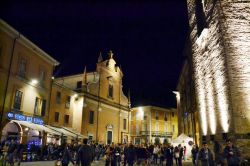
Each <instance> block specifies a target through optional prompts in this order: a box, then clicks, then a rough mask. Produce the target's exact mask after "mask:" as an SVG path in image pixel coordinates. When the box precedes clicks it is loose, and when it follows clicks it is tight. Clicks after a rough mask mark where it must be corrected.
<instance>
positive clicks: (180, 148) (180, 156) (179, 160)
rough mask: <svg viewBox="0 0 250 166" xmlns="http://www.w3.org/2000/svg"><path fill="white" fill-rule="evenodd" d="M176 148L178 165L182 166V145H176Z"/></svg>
mask: <svg viewBox="0 0 250 166" xmlns="http://www.w3.org/2000/svg"><path fill="white" fill-rule="evenodd" d="M178 149H179V154H180V155H179V158H178V164H179V166H182V159H183V156H184V149H183V147H182V146H181V144H179V145H178Z"/></svg>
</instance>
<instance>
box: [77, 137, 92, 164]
mask: <svg viewBox="0 0 250 166" xmlns="http://www.w3.org/2000/svg"><path fill="white" fill-rule="evenodd" d="M87 143H88V139H84V140H83V145H82V146H81V147H80V149H79V151H78V155H77V164H78V165H79V163H80V162H81V166H90V164H91V161H92V152H93V151H92V148H91V147H90V146H89V145H87Z"/></svg>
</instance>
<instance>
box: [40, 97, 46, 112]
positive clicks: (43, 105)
mask: <svg viewBox="0 0 250 166" xmlns="http://www.w3.org/2000/svg"><path fill="white" fill-rule="evenodd" d="M45 114H46V100H43V103H42V112H41V116H45Z"/></svg>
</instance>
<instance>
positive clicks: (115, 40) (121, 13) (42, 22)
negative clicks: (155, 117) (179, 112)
mask: <svg viewBox="0 0 250 166" xmlns="http://www.w3.org/2000/svg"><path fill="white" fill-rule="evenodd" d="M0 14H1V18H2V19H4V20H5V21H6V22H7V23H9V24H10V25H11V26H13V27H14V28H15V29H16V30H18V31H19V32H21V33H22V34H23V35H24V36H26V37H27V38H28V39H30V40H31V41H32V42H34V43H35V44H37V45H38V46H39V47H40V48H41V49H43V50H44V51H45V52H47V53H48V54H49V55H51V56H52V57H54V58H55V59H57V60H58V61H59V62H60V63H61V64H60V66H59V67H57V68H56V71H55V73H54V75H55V77H59V76H64V75H71V74H77V73H81V72H83V70H84V66H85V65H86V66H87V70H88V71H94V70H95V65H96V62H97V58H98V55H99V52H102V54H103V57H104V59H105V58H106V57H107V52H108V51H109V50H112V51H113V53H114V59H115V60H116V62H117V65H121V68H122V70H123V73H124V79H123V85H124V86H123V90H124V93H125V94H127V92H128V89H130V91H131V100H132V105H133V106H140V105H155V106H165V107H175V106H176V101H175V95H174V94H173V93H172V91H173V90H175V89H176V85H177V81H178V78H179V74H180V71H181V67H182V64H183V60H184V57H183V54H182V52H183V48H184V44H185V40H186V36H187V32H188V20H187V9H186V2H185V0H165V1H157V0H155V1H146V2H141V1H140V2H136V1H128V2H124V1H121V2H119V1H94V0H93V1H90V0H89V1H86V2H80V1H60V2H59V1H54V2H51V1H40V2H39V1H21V0H18V1H11V0H8V1H6V2H3V1H1V4H0Z"/></svg>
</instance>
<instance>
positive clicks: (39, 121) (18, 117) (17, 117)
mask: <svg viewBox="0 0 250 166" xmlns="http://www.w3.org/2000/svg"><path fill="white" fill-rule="evenodd" d="M7 117H8V119H11V120H12V119H15V120H20V121H27V122H30V123H35V124H40V125H43V120H42V119H40V118H34V117H31V116H25V115H22V114H15V113H13V112H8V114H7Z"/></svg>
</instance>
